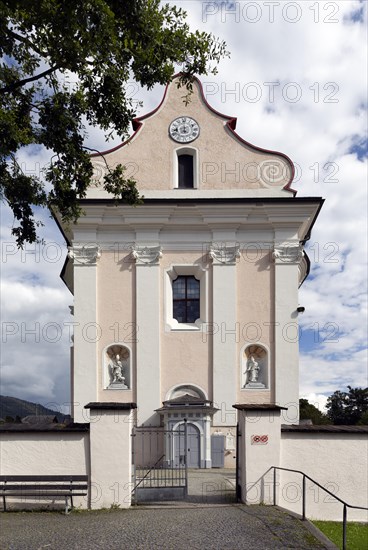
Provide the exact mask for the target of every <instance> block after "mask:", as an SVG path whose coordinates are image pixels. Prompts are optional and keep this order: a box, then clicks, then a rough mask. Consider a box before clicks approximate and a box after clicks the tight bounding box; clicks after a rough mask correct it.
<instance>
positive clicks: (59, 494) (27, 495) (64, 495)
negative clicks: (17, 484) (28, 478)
mask: <svg viewBox="0 0 368 550" xmlns="http://www.w3.org/2000/svg"><path fill="white" fill-rule="evenodd" d="M86 494H87V493H74V492H73V493H63V492H62V491H61V492H58V493H55V492H52V491H51V492H50V493H32V492H31V493H19V492H17V491H14V492H13V491H9V493H7V494H6V495H5V496H7V497H20V498H22V497H44V498H47V497H70V496H73V497H83V496H85V495H86Z"/></svg>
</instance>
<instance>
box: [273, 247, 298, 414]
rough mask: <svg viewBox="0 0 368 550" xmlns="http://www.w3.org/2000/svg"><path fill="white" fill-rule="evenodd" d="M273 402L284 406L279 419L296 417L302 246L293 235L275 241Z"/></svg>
mask: <svg viewBox="0 0 368 550" xmlns="http://www.w3.org/2000/svg"><path fill="white" fill-rule="evenodd" d="M273 259H274V263H275V402H276V403H277V404H278V405H280V406H284V407H287V408H288V410H287V413H285V415H284V418H283V421H284V422H286V423H290V424H295V423H297V422H298V421H299V325H298V312H297V307H298V281H299V265H300V263H301V261H302V247H301V245H300V244H299V241H297V240H295V239H291V240H283V241H281V242H280V241H278V242H276V244H275V248H274V252H273Z"/></svg>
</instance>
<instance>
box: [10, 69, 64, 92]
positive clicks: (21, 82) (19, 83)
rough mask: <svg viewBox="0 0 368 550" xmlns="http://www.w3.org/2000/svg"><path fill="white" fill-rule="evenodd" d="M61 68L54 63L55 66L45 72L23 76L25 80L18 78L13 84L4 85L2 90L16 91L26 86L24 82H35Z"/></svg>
mask: <svg viewBox="0 0 368 550" xmlns="http://www.w3.org/2000/svg"><path fill="white" fill-rule="evenodd" d="M58 68H59V66H58V65H54V66H53V67H50V68H49V69H47V71H44V72H43V73H40V74H36V75H34V76H30V77H29V78H23V80H17V81H16V82H13V84H9V85H8V86H4V88H0V92H3V93H7V92H14V90H16V89H17V88H21V87H22V86H24V84H28V83H29V82H34V81H35V80H39V79H40V78H44V77H45V76H47V75H48V74H51V73H53V72H54V71H56V70H57V69H58Z"/></svg>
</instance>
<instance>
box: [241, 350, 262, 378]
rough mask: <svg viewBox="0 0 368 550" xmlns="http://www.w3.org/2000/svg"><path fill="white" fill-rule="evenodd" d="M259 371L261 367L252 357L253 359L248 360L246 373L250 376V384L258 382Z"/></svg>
mask: <svg viewBox="0 0 368 550" xmlns="http://www.w3.org/2000/svg"><path fill="white" fill-rule="evenodd" d="M259 371H260V366H259V365H258V363H257V361H256V360H255V359H254V357H253V355H252V356H251V358H250V359H249V360H248V364H247V369H246V371H245V373H246V374H247V375H248V382H257V381H258V376H259ZM245 373H244V374H245Z"/></svg>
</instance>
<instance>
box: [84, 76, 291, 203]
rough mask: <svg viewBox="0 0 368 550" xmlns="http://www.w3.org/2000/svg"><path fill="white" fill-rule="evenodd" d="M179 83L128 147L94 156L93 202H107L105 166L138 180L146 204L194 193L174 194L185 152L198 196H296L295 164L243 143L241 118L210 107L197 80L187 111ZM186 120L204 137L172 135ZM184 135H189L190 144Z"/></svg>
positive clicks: (140, 124)
mask: <svg viewBox="0 0 368 550" xmlns="http://www.w3.org/2000/svg"><path fill="white" fill-rule="evenodd" d="M177 78H178V77H176V78H174V80H173V81H172V82H171V83H170V84H168V85H167V87H166V90H165V93H164V97H163V99H162V101H161V103H160V104H159V105H158V107H157V108H156V109H155V110H153V111H152V112H150V113H148V114H146V115H144V116H142V117H140V118H137V119H135V120H134V121H133V128H134V130H135V131H134V134H133V135H132V136H131V137H130V138H129V139H128V140H127V141H126V142H124V143H122V144H121V145H119V146H117V147H115V148H114V149H111V150H109V151H106V152H104V153H101V154H95V155H92V157H93V165H94V179H93V182H92V185H91V188H90V190H89V193H88V197H89V198H108V194H107V193H106V192H105V191H104V190H103V189H102V186H101V183H102V178H103V175H104V174H105V171H106V163H107V164H108V165H109V166H115V165H116V164H119V163H120V164H122V165H124V166H125V167H126V174H127V176H129V177H133V178H134V179H135V180H136V182H137V187H138V189H139V191H140V192H141V193H142V194H143V195H144V196H145V197H147V198H155V197H158V198H161V197H165V198H169V197H170V194H171V193H173V195H172V196H173V198H178V193H177V192H178V191H179V192H180V193H183V192H184V193H186V194H187V195H188V194H190V193H193V190H192V189H191V190H185V191H183V190H182V189H180V190H178V189H175V187H177V186H176V185H175V173H176V171H177V161H176V159H177V155H178V153H181V152H182V153H184V154H191V155H193V157H194V158H195V180H196V184H195V186H194V187H195V192H196V196H199V195H201V196H202V195H204V196H213V194H214V193H215V194H220V195H221V194H222V193H224V192H226V193H229V194H230V196H234V197H236V196H249V197H253V196H260V197H266V196H267V197H272V196H277V197H279V196H283V197H285V196H293V195H294V194H295V191H293V190H292V189H291V188H290V185H291V182H292V180H293V177H294V166H293V163H292V162H291V160H290V159H289V158H288V157H287V156H286V155H284V154H283V153H278V152H275V151H268V150H266V149H261V148H259V147H256V146H255V145H252V144H250V143H249V142H247V141H245V140H244V139H243V138H241V137H240V136H239V135H238V134H237V133H236V131H235V128H236V118H234V117H230V116H227V115H223V114H221V113H219V112H217V111H216V110H215V109H213V108H212V107H211V106H210V105H209V104H208V103H207V101H206V99H205V97H204V94H203V89H202V85H201V83H200V81H199V80H198V79H197V78H196V79H195V80H194V83H193V93H192V95H191V97H190V102H189V103H188V104H187V105H186V104H185V103H184V101H183V96H184V95H185V90H184V89H183V88H178V87H177V82H176V80H177ZM184 117H185V118H186V119H187V120H189V121H194V122H195V123H196V124H197V125H198V127H199V131H198V129H197V127H196V128H195V130H194V133H193V135H191V134H190V131H191V130H190V127H189V126H188V127H187V128H188V129H187V130H185V129H184V130H183V132H184V136H183V137H182V138H181V137H180V136H179V137H178V134H176V136H175V134H174V133H173V132H171V135H170V131H169V128H170V125H172V123H173V121H179V123H180V119H183V120H184ZM175 126H178V124H176V125H174V127H175ZM185 132H188V133H189V139H188V141H186V138H185ZM175 137H177V139H175ZM102 155H103V157H104V158H103V157H102ZM175 191H176V192H175Z"/></svg>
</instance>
